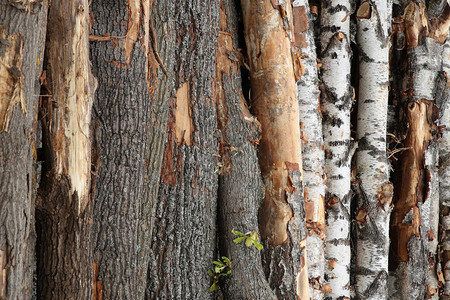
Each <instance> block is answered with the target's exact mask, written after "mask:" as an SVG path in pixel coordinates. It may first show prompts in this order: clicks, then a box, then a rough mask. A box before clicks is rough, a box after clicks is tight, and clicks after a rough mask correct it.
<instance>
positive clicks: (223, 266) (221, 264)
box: [208, 256, 231, 292]
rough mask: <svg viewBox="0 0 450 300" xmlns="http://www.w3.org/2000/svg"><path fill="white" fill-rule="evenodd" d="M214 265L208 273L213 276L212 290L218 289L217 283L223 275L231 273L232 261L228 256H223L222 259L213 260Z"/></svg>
mask: <svg viewBox="0 0 450 300" xmlns="http://www.w3.org/2000/svg"><path fill="white" fill-rule="evenodd" d="M212 263H213V265H214V266H213V267H212V269H211V270H208V274H209V275H210V276H211V277H212V282H213V283H212V285H211V287H210V288H209V290H210V291H211V292H215V291H217V283H218V282H219V279H220V277H221V276H229V275H230V274H231V261H230V260H229V259H228V257H226V256H222V259H219V260H215V261H213V262H212Z"/></svg>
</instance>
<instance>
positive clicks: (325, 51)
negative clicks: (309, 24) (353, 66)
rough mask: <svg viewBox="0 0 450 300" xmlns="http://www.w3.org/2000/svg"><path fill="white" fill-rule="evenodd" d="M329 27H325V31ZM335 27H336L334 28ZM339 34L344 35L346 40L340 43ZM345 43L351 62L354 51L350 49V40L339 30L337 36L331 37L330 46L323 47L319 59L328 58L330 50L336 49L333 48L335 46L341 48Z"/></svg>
mask: <svg viewBox="0 0 450 300" xmlns="http://www.w3.org/2000/svg"><path fill="white" fill-rule="evenodd" d="M328 27H329V26H324V28H325V29H326V28H328ZM333 27H334V26H332V28H333ZM338 33H341V34H343V35H344V38H343V39H342V41H340V40H339V39H338V38H337V37H336V35H337V34H338ZM344 41H345V45H344V47H345V50H346V53H349V54H350V58H349V59H350V60H351V59H352V56H353V55H352V49H351V48H350V40H349V38H348V36H347V34H345V33H344V32H341V31H339V30H336V32H335V34H334V35H333V36H332V37H330V39H329V42H328V44H327V45H326V46H325V47H323V45H322V48H321V49H323V50H322V51H321V53H320V55H318V57H326V56H328V55H329V53H328V52H329V51H330V49H334V48H333V46H335V45H336V44H337V45H338V46H337V47H341V45H342V44H343V43H344ZM332 51H334V50H332ZM347 76H348V75H347Z"/></svg>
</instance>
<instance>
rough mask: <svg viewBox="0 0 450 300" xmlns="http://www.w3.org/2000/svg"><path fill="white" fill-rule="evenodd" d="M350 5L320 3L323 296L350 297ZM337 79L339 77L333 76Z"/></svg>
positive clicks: (345, 1)
mask: <svg viewBox="0 0 450 300" xmlns="http://www.w3.org/2000/svg"><path fill="white" fill-rule="evenodd" d="M350 14H351V11H350V1H349V0H334V1H322V5H321V14H320V15H321V16H320V24H321V33H320V42H321V63H322V70H321V71H322V73H321V78H322V82H323V84H322V94H321V105H322V113H323V120H322V123H323V136H324V144H325V166H326V170H327V195H326V198H325V203H326V207H327V216H326V219H327V226H326V228H325V236H326V237H325V245H326V248H325V249H326V250H325V259H326V261H327V267H326V269H325V279H326V280H327V281H328V282H329V287H330V288H329V289H328V293H327V294H326V296H329V297H332V299H336V298H339V297H343V298H349V297H350V274H349V271H350V267H349V266H350V200H351V189H350V167H351V166H350V164H351V159H352V156H353V153H354V151H355V145H354V142H353V141H352V140H351V137H350V109H351V107H352V103H353V88H352V87H351V85H350V69H351V66H350V61H351V57H352V52H351V49H350ZM336 74H339V76H336Z"/></svg>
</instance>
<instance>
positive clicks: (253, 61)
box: [241, 0, 309, 299]
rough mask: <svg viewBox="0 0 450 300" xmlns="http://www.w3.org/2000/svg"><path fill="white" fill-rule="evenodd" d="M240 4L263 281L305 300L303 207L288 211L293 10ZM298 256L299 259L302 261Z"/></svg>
mask: <svg viewBox="0 0 450 300" xmlns="http://www.w3.org/2000/svg"><path fill="white" fill-rule="evenodd" d="M241 5H242V11H243V19H244V29H245V41H246V45H247V52H248V57H249V61H250V74H251V101H252V108H253V110H254V112H255V115H256V117H257V118H258V120H259V122H260V123H261V127H262V138H261V142H260V146H259V163H260V167H261V172H262V176H263V180H264V184H265V198H264V201H263V204H262V206H261V208H260V212H259V228H260V231H261V237H262V239H263V240H264V241H265V245H266V248H265V250H264V253H263V257H264V258H263V259H264V262H265V268H266V276H267V277H268V278H269V283H270V284H271V287H272V288H273V289H275V291H276V294H277V297H280V298H282V297H296V296H299V297H300V298H301V299H308V298H309V295H308V294H309V291H308V290H309V287H308V276H307V273H306V272H307V270H306V257H304V255H305V251H304V249H303V248H302V247H304V245H303V246H300V248H298V247H299V245H300V243H302V240H303V239H304V238H306V237H305V236H304V235H302V232H304V220H303V219H301V218H300V216H301V215H303V213H304V212H303V211H302V210H303V205H300V204H298V203H296V204H295V206H292V204H291V203H289V202H288V196H287V195H288V194H289V193H292V187H291V184H292V183H291V182H290V181H289V170H300V172H301V170H302V168H301V145H300V128H299V115H298V100H297V91H296V87H295V82H296V76H295V74H294V72H295V71H296V70H297V71H298V72H300V71H299V70H300V69H299V65H298V64H297V65H296V66H297V67H294V61H293V60H292V57H294V58H295V55H293V53H292V52H291V50H292V49H291V40H290V38H289V37H290V36H292V28H290V27H286V24H292V22H290V21H289V20H292V7H291V4H290V3H288V4H285V3H284V2H283V3H275V1H273V2H272V3H271V2H269V1H257V0H251V1H241ZM282 16H283V18H282ZM297 63H298V61H297ZM299 180H301V178H299ZM295 184H296V186H301V184H300V185H299V184H298V182H296V183H295ZM286 193H288V194H286ZM298 205H300V206H298ZM290 222H293V224H295V226H294V225H293V226H294V227H295V228H296V229H293V228H294V227H291V225H290V224H291V223H290ZM303 243H304V242H303ZM296 249H297V250H296ZM289 253H291V254H289ZM297 255H302V257H301V262H300V261H299V259H300V257H299V256H297ZM296 287H297V291H296Z"/></svg>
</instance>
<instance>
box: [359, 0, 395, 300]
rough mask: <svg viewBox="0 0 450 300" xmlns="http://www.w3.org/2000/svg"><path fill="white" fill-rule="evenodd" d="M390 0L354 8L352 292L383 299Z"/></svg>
mask: <svg viewBox="0 0 450 300" xmlns="http://www.w3.org/2000/svg"><path fill="white" fill-rule="evenodd" d="M391 12H392V2H389V1H385V0H380V1H373V2H368V1H366V2H363V3H361V4H360V6H359V8H358V11H357V15H356V16H357V18H358V34H357V38H358V45H359V49H358V53H359V74H360V75H359V95H358V115H357V116H358V117H357V118H358V119H357V138H358V150H357V152H356V169H357V181H356V182H354V183H355V184H356V186H357V188H356V191H357V196H358V202H357V219H356V228H357V233H356V234H357V240H356V294H357V297H359V298H361V299H387V296H388V284H387V282H388V258H389V218H390V214H391V210H392V196H393V186H392V184H391V183H390V182H389V172H390V170H389V163H388V161H387V155H386V126H387V110H388V97H389V32H390V24H391Z"/></svg>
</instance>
